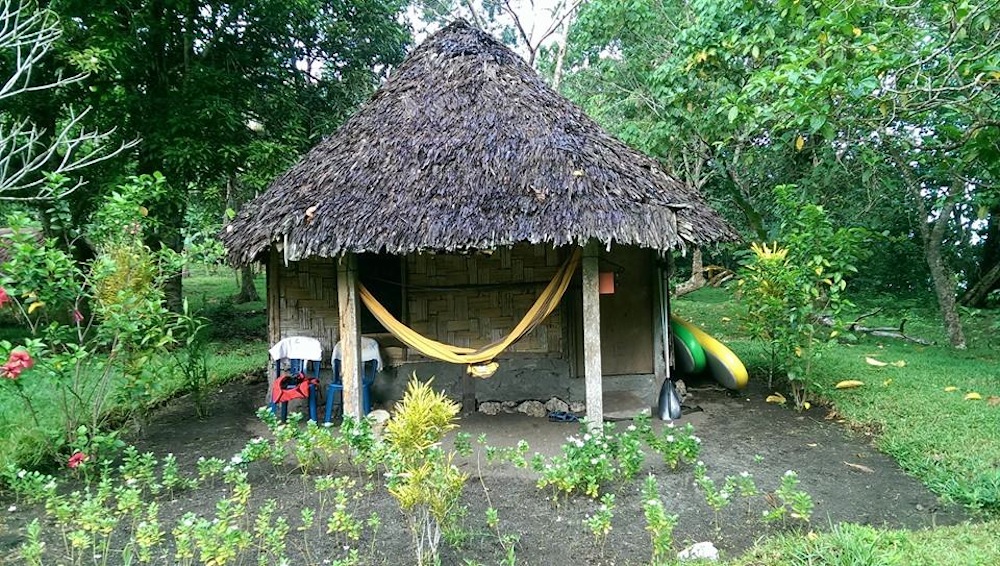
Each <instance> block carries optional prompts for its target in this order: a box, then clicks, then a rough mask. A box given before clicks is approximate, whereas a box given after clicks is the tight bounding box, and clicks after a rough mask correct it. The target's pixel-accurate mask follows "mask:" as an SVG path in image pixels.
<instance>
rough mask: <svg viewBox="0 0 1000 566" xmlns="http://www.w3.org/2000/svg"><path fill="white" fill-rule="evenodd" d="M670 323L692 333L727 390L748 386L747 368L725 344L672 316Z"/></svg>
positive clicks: (713, 373) (714, 376)
mask: <svg viewBox="0 0 1000 566" xmlns="http://www.w3.org/2000/svg"><path fill="white" fill-rule="evenodd" d="M670 321H671V322H672V323H674V324H677V325H679V326H681V327H682V328H684V329H685V330H687V331H688V332H690V333H691V335H692V336H694V338H695V340H697V341H698V344H700V345H701V348H702V349H703V350H704V351H705V361H706V362H707V365H708V371H709V372H710V373H711V374H712V377H713V378H714V379H715V380H716V381H718V382H719V384H720V385H722V386H723V387H725V388H726V389H743V388H744V387H746V386H747V380H748V379H749V377H748V376H747V368H746V366H744V365H743V362H741V361H740V359H739V358H737V357H736V354H734V353H733V351H732V350H730V349H729V348H727V347H726V346H725V344H723V343H722V342H719V341H718V340H716V339H715V338H712V337H711V336H709V335H708V334H707V333H706V332H705V331H704V330H702V329H700V328H698V327H697V326H695V325H693V324H691V323H690V322H688V321H686V320H684V319H682V318H679V317H677V316H674V315H670Z"/></svg>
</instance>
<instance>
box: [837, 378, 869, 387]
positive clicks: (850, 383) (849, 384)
mask: <svg viewBox="0 0 1000 566" xmlns="http://www.w3.org/2000/svg"><path fill="white" fill-rule="evenodd" d="M862 385H864V382H863V381H858V380H857V379H845V380H844V381H841V382H838V383H837V385H834V386H833V388H834V389H854V388H855V387H861V386H862Z"/></svg>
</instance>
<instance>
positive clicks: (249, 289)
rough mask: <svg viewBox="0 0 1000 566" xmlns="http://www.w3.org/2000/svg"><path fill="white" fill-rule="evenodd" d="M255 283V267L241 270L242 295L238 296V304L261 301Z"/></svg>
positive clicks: (249, 266)
mask: <svg viewBox="0 0 1000 566" xmlns="http://www.w3.org/2000/svg"><path fill="white" fill-rule="evenodd" d="M253 282H254V273H253V266H252V265H244V266H243V267H241V268H240V294H239V295H236V302H237V303H252V302H254V301H259V300H260V295H259V294H258V293H257V287H256V286H254V284H253Z"/></svg>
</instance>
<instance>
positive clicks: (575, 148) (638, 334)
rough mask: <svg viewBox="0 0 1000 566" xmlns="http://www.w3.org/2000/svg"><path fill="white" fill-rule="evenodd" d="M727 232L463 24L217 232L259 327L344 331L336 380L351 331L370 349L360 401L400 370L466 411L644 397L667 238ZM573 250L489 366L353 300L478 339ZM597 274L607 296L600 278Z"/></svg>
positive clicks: (351, 361) (676, 242)
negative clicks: (438, 355) (249, 282)
mask: <svg viewBox="0 0 1000 566" xmlns="http://www.w3.org/2000/svg"><path fill="white" fill-rule="evenodd" d="M735 237H736V234H735V232H734V231H733V230H732V228H731V227H729V226H728V225H727V224H726V223H725V221H723V220H722V218H721V217H720V216H719V215H718V214H717V213H715V212H714V211H713V210H712V209H711V208H710V207H709V206H708V205H707V203H706V202H705V201H704V200H703V199H702V197H701V196H700V195H699V194H698V193H697V192H696V191H694V190H691V189H689V188H688V187H686V186H684V185H683V184H682V183H680V182H678V181H677V180H675V179H673V178H672V177H670V176H669V175H668V174H667V173H666V172H664V171H663V170H662V169H661V168H660V166H659V165H658V164H657V163H656V162H655V161H654V160H653V159H651V158H649V157H648V156H645V155H643V154H641V153H639V152H637V151H635V150H633V149H631V148H629V147H628V146H626V145H625V144H623V143H622V142H620V141H619V140H617V139H615V138H614V137H612V136H611V135H609V134H608V133H606V132H605V131H604V130H603V129H601V128H600V126H598V125H597V124H596V123H595V122H594V121H593V120H591V119H590V118H589V117H587V116H586V114H585V113H584V112H583V111H582V110H581V109H580V108H579V107H578V106H576V105H575V104H573V103H572V102H570V101H568V100H567V99H565V98H563V97H562V96H560V95H559V94H558V93H556V92H555V91H553V90H552V89H551V88H549V87H548V86H547V85H546V84H545V83H544V81H543V80H542V79H541V78H540V77H539V76H538V75H537V74H536V73H535V72H534V70H532V69H531V68H530V67H529V66H528V65H527V64H526V63H525V62H524V61H523V60H521V59H520V58H519V57H518V56H517V55H516V54H514V53H513V52H512V51H510V50H509V49H508V48H507V47H505V46H503V45H502V44H500V43H499V42H497V41H496V40H494V39H493V38H492V37H490V36H489V35H487V34H485V33H483V32H482V31H480V30H477V29H475V28H473V27H471V26H470V25H468V24H467V23H465V22H462V21H458V22H455V23H453V24H451V25H449V26H447V27H446V28H444V29H442V30H441V31H439V32H438V33H436V34H434V35H432V36H431V37H429V38H428V39H427V40H426V41H425V42H424V43H423V44H422V45H420V46H419V47H418V48H416V49H415V50H414V51H413V53H412V54H411V55H410V56H409V57H408V58H407V60H406V61H405V62H404V63H403V64H402V65H401V66H400V67H399V68H398V69H397V70H396V71H395V72H394V73H393V74H392V76H391V77H390V78H389V79H388V81H387V82H386V83H385V84H384V85H383V86H382V87H381V88H380V89H378V91H377V92H376V93H375V94H374V95H373V96H372V98H371V99H370V100H369V101H368V102H367V103H366V104H365V105H364V106H363V107H362V108H361V109H360V110H359V111H358V112H357V113H356V114H355V115H354V116H352V117H351V118H350V119H348V120H347V121H346V122H345V123H344V124H343V125H342V126H341V127H340V128H339V129H338V130H337V131H336V132H335V133H334V134H333V135H331V136H330V137H329V138H327V139H325V140H323V141H322V142H321V143H320V144H318V145H317V146H316V147H315V148H313V149H312V150H311V151H310V152H309V153H308V154H306V155H305V156H304V157H303V158H302V159H301V160H300V161H299V162H298V163H297V164H295V165H294V166H293V167H292V168H291V169H289V170H288V171H287V172H286V173H284V174H283V175H281V176H280V177H279V178H278V179H276V180H275V181H274V183H273V184H272V185H271V187H270V188H269V189H268V190H267V191H266V192H265V193H264V194H262V195H261V196H260V197H259V198H257V199H255V200H254V201H252V202H251V203H249V204H248V205H247V206H245V207H244V209H243V210H242V211H241V212H240V214H239V215H238V216H237V218H236V219H234V221H233V222H232V223H231V224H230V225H229V226H228V227H227V228H226V230H225V231H224V233H223V240H224V243H225V245H226V247H227V250H228V254H229V258H230V261H231V262H232V263H234V264H237V265H242V264H246V263H249V262H254V261H262V262H265V264H266V265H267V279H268V282H267V289H268V297H267V301H268V312H269V336H270V338H271V341H272V342H274V341H277V340H278V339H280V338H283V337H287V336H292V335H305V336H311V337H315V338H318V339H319V340H320V341H321V342H322V343H323V345H324V349H325V351H327V352H329V351H330V350H331V349H332V347H333V345H334V344H336V343H337V342H338V340H340V339H341V338H343V339H344V344H343V346H344V363H343V366H344V368H345V369H344V378H345V392H346V391H351V396H352V397H356V395H357V388H356V387H352V384H354V383H356V382H355V381H354V380H356V379H357V375H356V373H355V372H356V371H357V366H358V360H357V358H356V356H357V355H358V354H357V352H358V345H357V344H358V340H359V336H360V334H361V333H363V334H364V335H365V336H371V337H373V338H375V339H376V340H378V341H379V342H380V344H381V345H382V349H383V355H384V357H385V358H386V360H387V364H386V369H385V371H383V372H382V373H381V374H380V375H379V377H378V379H377V380H376V383H375V386H374V392H375V393H374V394H375V397H376V399H380V400H382V401H386V400H392V399H396V398H398V397H399V396H400V395H401V392H402V388H403V387H404V386H405V382H406V381H407V379H408V378H409V376H410V375H411V374H412V373H414V372H416V373H417V375H418V376H420V377H421V378H429V377H431V376H435V385H436V386H437V387H439V388H443V389H445V390H447V391H448V392H449V393H451V394H452V395H453V396H454V397H456V398H461V399H462V400H463V401H464V404H465V405H466V407H467V408H471V407H472V406H474V405H475V403H476V402H477V401H480V402H481V401H485V400H499V401H502V400H524V399H541V400H545V399H548V398H550V397H553V396H557V397H561V398H563V399H567V400H576V401H582V400H584V399H586V400H587V403H588V411H590V412H593V411H597V412H602V405H601V402H600V399H601V398H602V396H603V394H604V392H605V391H610V390H620V391H625V392H632V393H636V394H637V395H638V397H639V398H640V399H647V398H650V397H651V396H652V395H653V393H654V392H655V390H656V389H657V388H658V383H657V382H658V381H660V380H662V379H664V378H665V377H666V375H667V372H668V363H667V360H668V355H667V350H668V349H667V348H665V346H664V344H666V343H667V341H666V331H665V329H664V328H663V324H662V320H663V319H662V317H661V314H660V313H661V310H662V309H663V308H665V303H666V297H665V295H664V293H663V291H662V290H663V289H665V284H664V281H663V280H664V277H665V273H664V257H665V254H667V253H669V252H670V251H671V250H678V249H679V250H684V249H686V248H687V247H689V246H698V245H703V244H710V243H714V242H720V241H726V240H732V239H735ZM574 250H582V252H583V253H582V256H583V259H582V261H581V264H582V267H581V269H579V270H576V273H575V276H574V278H573V280H572V281H571V282H570V283H569V287H568V288H567V290H566V292H565V294H564V295H563V296H562V299H561V301H560V302H559V303H558V306H557V307H556V308H554V309H553V310H552V312H551V314H550V315H549V316H547V317H545V319H544V320H542V321H541V322H540V323H539V324H538V325H537V326H536V327H534V328H533V329H532V330H531V331H530V332H529V333H527V334H526V335H525V336H523V338H521V339H520V340H518V341H516V342H515V343H513V344H512V345H511V346H510V347H509V348H507V349H506V350H505V351H504V352H503V353H502V354H500V355H498V356H497V357H496V361H497V362H498V364H499V368H498V369H497V371H496V373H495V375H493V376H492V377H490V378H489V379H485V380H474V379H472V378H470V377H467V368H466V367H465V366H463V365H459V364H454V363H444V362H440V361H435V360H431V359H429V358H428V357H427V356H425V355H424V354H423V353H421V352H420V351H418V350H417V349H415V348H412V347H408V346H406V345H405V344H404V343H403V342H401V341H400V340H398V339H397V338H396V336H394V335H393V334H392V333H389V332H387V330H391V329H387V328H386V325H385V324H383V323H380V322H379V320H376V319H374V318H373V317H372V316H371V313H369V312H368V311H367V310H366V309H364V308H363V307H361V306H360V302H361V300H360V298H359V289H360V288H361V287H360V286H361V285H363V286H364V288H366V289H368V290H369V291H371V295H373V296H374V297H375V299H377V301H378V302H379V303H380V304H381V305H382V306H384V307H385V309H386V311H388V312H389V313H391V315H392V316H393V317H394V318H395V319H398V320H399V321H400V322H402V323H403V324H405V325H407V326H409V327H410V328H411V329H413V330H414V331H416V332H417V333H419V334H420V335H422V336H423V337H426V338H429V339H433V340H435V341H438V342H443V343H446V344H450V345H452V346H456V347H466V348H470V349H476V348H479V347H482V346H484V345H487V344H490V343H493V342H496V341H498V340H501V339H502V338H503V337H504V336H506V335H507V334H508V333H509V332H511V330H512V329H513V328H514V326H515V325H516V324H517V323H518V321H520V320H521V317H522V316H523V315H524V314H525V312H527V311H528V310H529V309H530V308H531V307H532V305H533V304H534V303H535V301H536V299H537V298H538V297H539V294H540V293H541V292H542V290H543V288H545V287H546V286H547V285H548V284H549V283H550V281H551V280H552V279H553V277H554V276H555V275H556V274H557V272H559V270H560V268H561V266H563V265H564V263H566V262H567V261H568V260H569V259H570V258H571V256H573V251H574ZM601 272H603V273H605V274H607V275H606V277H605V282H606V284H608V285H610V286H613V287H614V291H613V293H610V294H604V295H599V294H598V281H599V279H600V277H599V273H601ZM398 335H399V334H398V333H397V336H398ZM327 362H329V360H327ZM580 377H585V379H580ZM345 397H347V394H346V393H345ZM358 407H359V405H358V404H357V399H354V398H352V399H346V398H345V410H347V411H349V412H357V411H358Z"/></svg>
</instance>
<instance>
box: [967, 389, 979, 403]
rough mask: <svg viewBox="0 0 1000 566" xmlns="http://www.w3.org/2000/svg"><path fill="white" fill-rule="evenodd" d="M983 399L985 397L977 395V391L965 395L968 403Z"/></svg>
mask: <svg viewBox="0 0 1000 566" xmlns="http://www.w3.org/2000/svg"><path fill="white" fill-rule="evenodd" d="M982 398H983V396H982V395H980V394H979V393H976V392H975V391H970V392H969V393H966V394H965V400H966V401H978V400H980V399H982Z"/></svg>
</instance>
